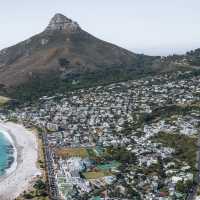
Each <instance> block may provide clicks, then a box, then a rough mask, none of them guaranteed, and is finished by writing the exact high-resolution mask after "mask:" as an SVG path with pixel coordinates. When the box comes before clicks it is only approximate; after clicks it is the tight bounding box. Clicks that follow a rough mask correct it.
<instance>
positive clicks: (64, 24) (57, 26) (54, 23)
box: [45, 13, 80, 32]
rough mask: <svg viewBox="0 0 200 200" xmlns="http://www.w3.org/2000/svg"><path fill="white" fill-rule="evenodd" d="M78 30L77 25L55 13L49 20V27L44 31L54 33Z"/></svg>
mask: <svg viewBox="0 0 200 200" xmlns="http://www.w3.org/2000/svg"><path fill="white" fill-rule="evenodd" d="M79 29H80V26H79V25H78V23H76V22H74V21H73V20H71V19H69V18H67V17H66V16H64V15H63V14H60V13H57V14H55V15H54V17H53V18H52V19H51V21H50V23H49V25H48V26H47V28H46V29H45V30H46V31H54V30H60V31H62V30H64V31H68V32H76V31H77V30H79Z"/></svg>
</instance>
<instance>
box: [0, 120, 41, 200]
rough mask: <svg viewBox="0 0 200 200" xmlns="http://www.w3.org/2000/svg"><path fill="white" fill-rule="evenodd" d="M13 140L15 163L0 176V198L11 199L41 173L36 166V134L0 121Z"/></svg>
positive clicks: (26, 187)
mask: <svg viewBox="0 0 200 200" xmlns="http://www.w3.org/2000/svg"><path fill="white" fill-rule="evenodd" d="M0 130H5V131H6V132H7V133H9V135H10V136H11V138H12V140H13V141H14V145H15V148H16V149H17V165H16V167H15V169H14V171H12V172H11V173H9V170H8V173H9V174H7V175H5V176H4V177H1V178H0V199H1V200H13V199H15V198H16V197H17V196H19V195H20V194H21V193H23V191H25V190H27V189H28V188H29V186H30V183H31V181H32V180H33V179H34V178H35V177H36V176H37V175H41V171H40V170H39V169H38V168H37V166H36V162H37V159H38V144H37V138H36V135H35V134H33V133H32V132H31V131H28V130H27V129H25V128H24V127H23V126H21V125H18V124H14V123H11V122H8V123H0Z"/></svg>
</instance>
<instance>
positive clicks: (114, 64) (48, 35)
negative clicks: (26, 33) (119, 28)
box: [0, 14, 157, 98]
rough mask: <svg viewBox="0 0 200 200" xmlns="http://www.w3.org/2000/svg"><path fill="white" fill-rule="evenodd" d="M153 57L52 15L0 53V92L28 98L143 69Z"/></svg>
mask: <svg viewBox="0 0 200 200" xmlns="http://www.w3.org/2000/svg"><path fill="white" fill-rule="evenodd" d="M155 59H157V57H150V56H144V55H138V54H134V53H132V52H130V51H128V50H125V49H123V48H120V47H118V46H116V45H113V44H110V43H108V42H105V41H102V40H100V39H97V38H95V37H94V36H92V35H90V34H89V33H87V32H86V31H84V30H82V29H81V27H80V26H79V25H78V24H77V23H76V22H74V21H72V20H71V19H68V18H67V17H65V16H64V15H62V14H56V15H55V16H54V17H53V18H52V19H51V21H50V23H49V25H48V26H47V28H46V29H45V30H44V31H43V32H42V33H40V34H38V35H35V36H33V37H31V38H29V39H27V40H25V41H23V42H21V43H19V44H16V45H14V46H12V47H9V48H6V49H3V50H2V51H0V94H5V93H6V94H7V95H10V96H13V97H17V98H19V97H20V98H21V97H22V96H24V98H30V97H32V96H37V95H42V94H46V93H48V92H53V91H58V90H66V89H68V88H69V87H71V86H72V87H82V86H87V85H89V86H90V85H93V84H97V83H98V84H100V83H106V82H112V81H115V80H120V79H122V80H123V79H127V78H132V77H134V76H136V75H141V74H143V73H144V72H145V73H146V72H147V73H148V71H151V70H150V67H149V66H151V65H152V62H153V61H154V60H155Z"/></svg>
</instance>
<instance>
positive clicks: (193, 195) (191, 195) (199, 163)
mask: <svg viewBox="0 0 200 200" xmlns="http://www.w3.org/2000/svg"><path fill="white" fill-rule="evenodd" d="M195 181H196V183H197V184H195V185H194V186H193V187H192V188H191V191H190V192H189V193H188V196H187V197H186V200H195V198H196V195H197V189H198V186H199V185H200V134H199V138H198V143H197V175H196V178H195Z"/></svg>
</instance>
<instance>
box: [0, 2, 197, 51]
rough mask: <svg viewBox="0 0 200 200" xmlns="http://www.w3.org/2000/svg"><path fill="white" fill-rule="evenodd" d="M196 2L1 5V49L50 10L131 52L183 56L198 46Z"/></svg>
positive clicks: (32, 30) (35, 27)
mask: <svg viewBox="0 0 200 200" xmlns="http://www.w3.org/2000/svg"><path fill="white" fill-rule="evenodd" d="M199 6H200V2H199V1H198V0H190V1H189V0H187V1H186V0H185V1H184V0H168V1H167V2H161V1H160V0H152V1H151V2H149V1H147V0H140V1H136V0H126V1H122V0H119V1H117V2H116V1H114V0H110V1H109V2H108V1H106V0H102V1H101V2H99V1H94V0H85V1H84V2H83V1H80V0H73V1H72V0H58V1H56V2H49V1H47V0H43V1H42V2H41V1H39V0H35V1H34V2H33V1H32V2H30V1H29V2H27V1H25V0H19V1H17V2H13V1H11V0H7V1H5V2H2V3H1V13H0V23H1V40H0V49H3V48H6V47H9V46H11V45H14V44H16V43H18V42H20V41H23V40H25V39H27V38H29V37H31V36H33V35H35V34H37V33H40V32H41V31H43V30H44V28H45V27H46V26H47V25H48V23H49V21H50V19H51V18H52V17H53V15H54V14H55V13H62V14H64V15H66V16H67V17H69V18H71V19H73V20H75V21H77V22H78V23H79V24H80V26H81V27H82V28H83V29H84V30H86V31H88V32H89V33H91V34H93V35H94V36H96V37H98V38H100V39H102V40H105V41H108V42H111V43H114V44H116V45H118V46H121V47H123V48H126V49H128V50H130V51H133V52H136V53H144V54H148V55H169V54H183V53H185V52H186V51H189V50H192V49H196V48H198V47H200V28H199V26H198V25H199V24H198V19H200V13H199V11H198V8H199Z"/></svg>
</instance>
